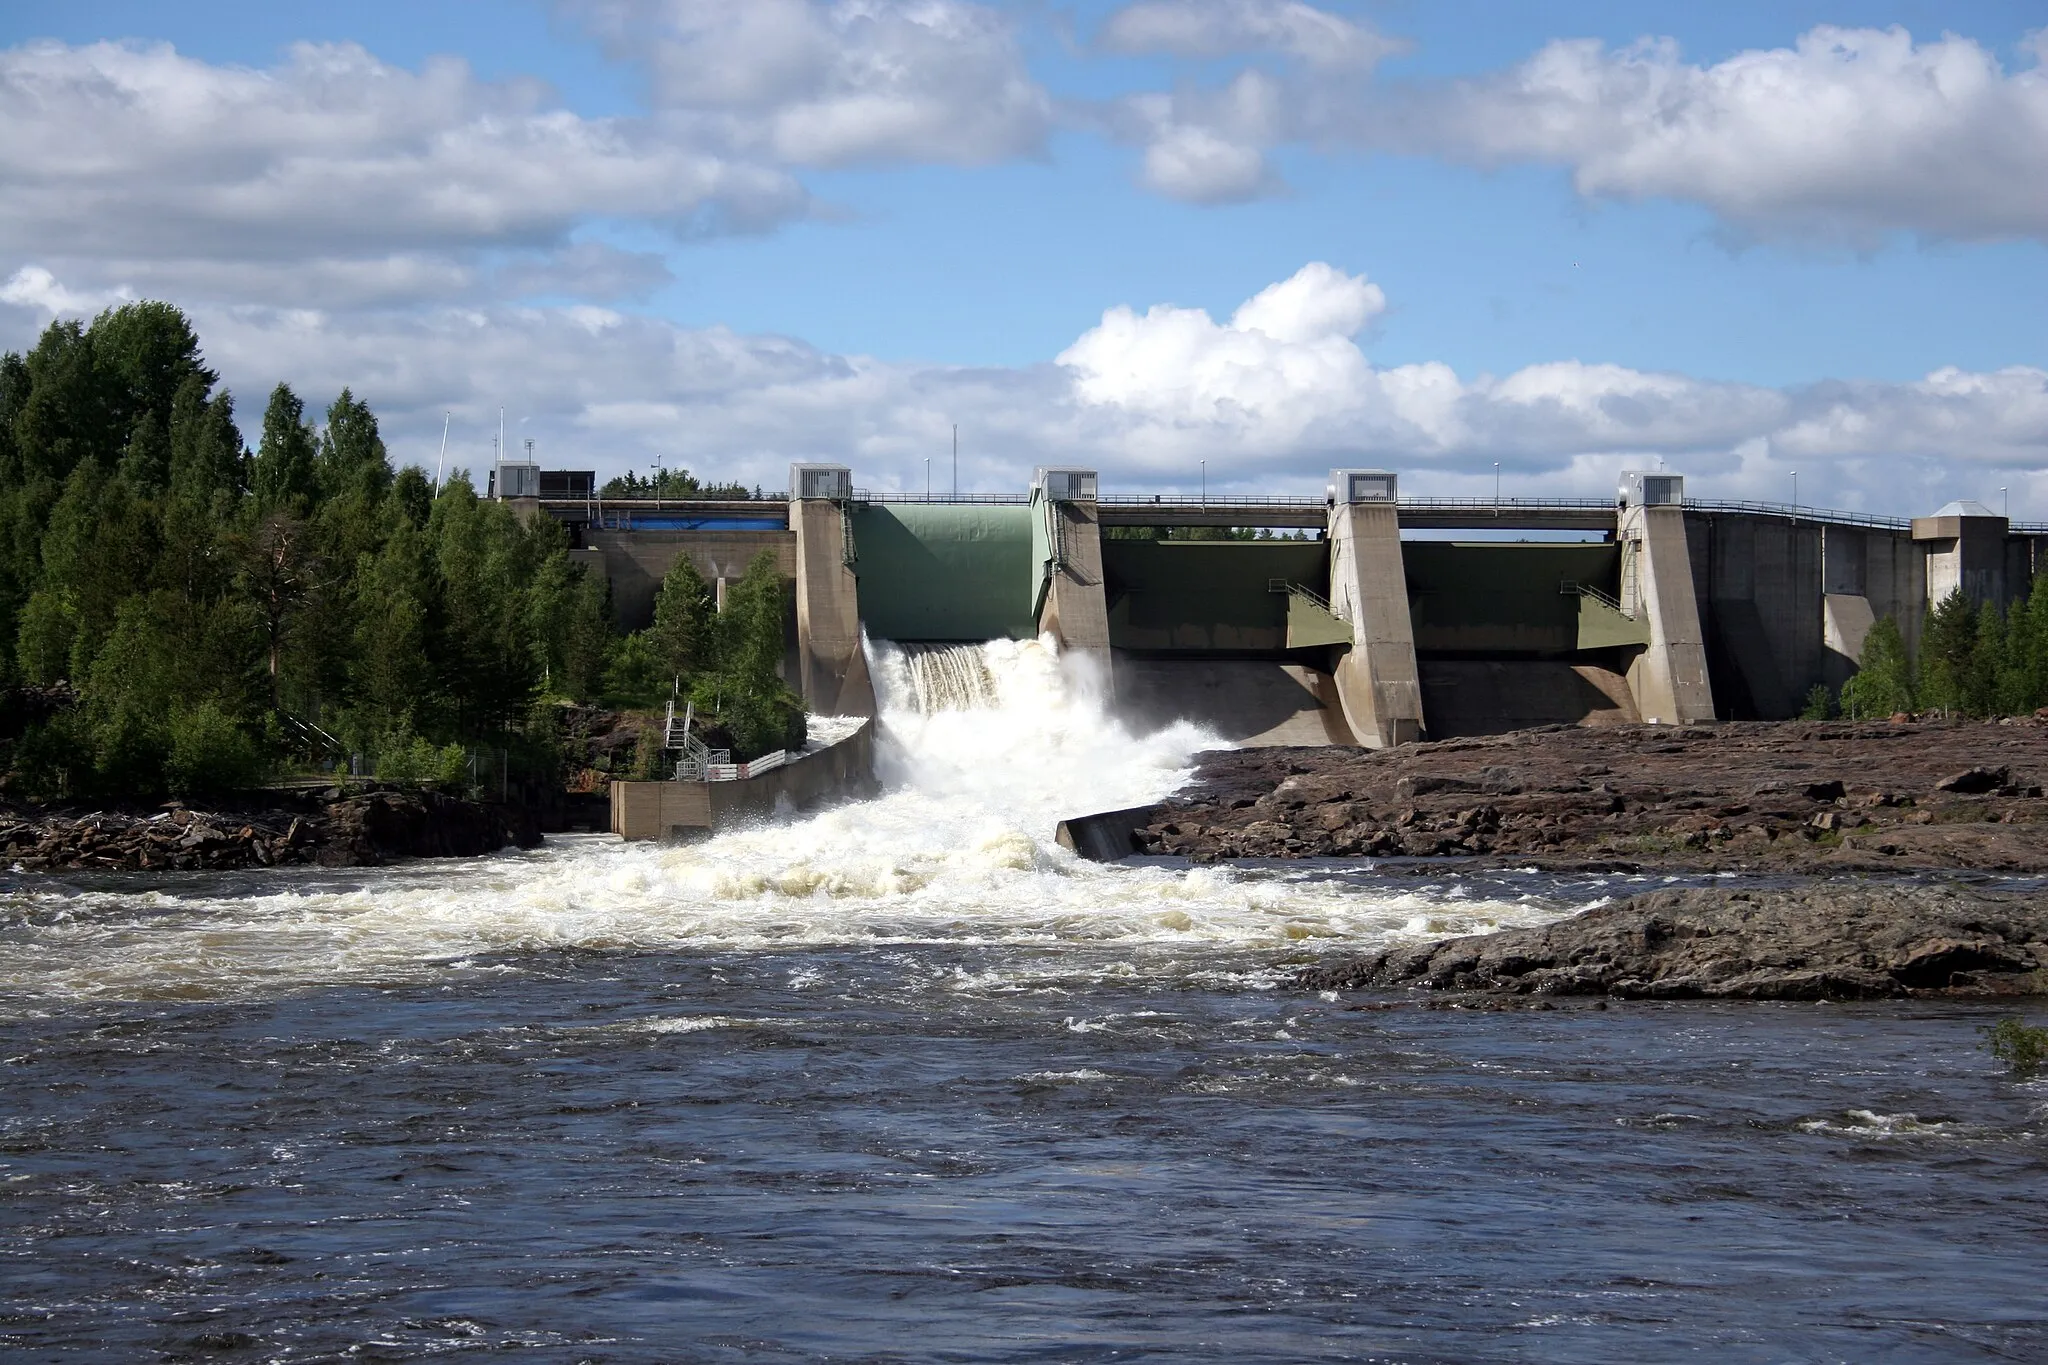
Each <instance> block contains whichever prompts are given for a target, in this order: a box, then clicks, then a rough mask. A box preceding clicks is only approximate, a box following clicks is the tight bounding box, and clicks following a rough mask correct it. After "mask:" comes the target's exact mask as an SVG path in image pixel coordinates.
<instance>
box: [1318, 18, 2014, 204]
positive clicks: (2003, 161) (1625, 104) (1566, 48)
mask: <svg viewBox="0 0 2048 1365" xmlns="http://www.w3.org/2000/svg"><path fill="white" fill-rule="evenodd" d="M2044 42H2048V40H2044V39H2043V38H2042V37H2041V36H2040V35H2036V37H2035V39H2034V40H2033V43H2032V47H2031V54H2032V58H2033V60H2032V61H2031V62H2030V63H2029V64H2028V65H2027V66H2025V67H2024V68H2023V69H2020V70H2016V71H2008V70H2006V69H2005V68H2004V66H2003V65H2002V64H2001V63H2000V61H1999V59H1998V57H1997V55H1996V54H1995V53H1993V52H1992V51H1990V50H1989V49H1987V48H1986V47H1984V46H1983V45H1981V44H1979V43H1977V42H1974V41H1972V40H1971V39H1969V38H1964V37H1958V36H1955V35H1953V34H1948V35H1944V36H1943V37H1941V38H1938V39H1935V40H1931V41H1925V42H1916V41H1915V40H1914V38H1913V37H1912V35H1911V34H1910V33H1908V32H1906V31H1905V30H1904V29H1900V28H1889V29H1867V28H1837V27H1833V26H1826V25H1824V26H1821V27H1817V28H1814V29H1812V30H1811V31H1809V32H1807V33H1806V34H1804V35H1802V36H1801V37H1800V38H1799V39H1798V41H1797V42H1795V43H1794V44H1793V45H1792V46H1790V47H1785V48H1772V49H1768V50H1752V51H1745V52H1739V53H1737V54H1735V55H1734V56H1732V57H1729V58H1727V59H1726V60H1724V61H1720V62H1717V63H1715V64H1713V65H1711V66H1700V65H1693V64H1689V63H1687V62H1685V61H1684V60H1683V59H1682V58H1681V56H1680V53H1679V49H1678V46H1677V44H1676V43H1674V42H1672V41H1671V40H1669V39H1661V40H1655V41H1646V42H1642V43H1638V44H1635V45H1633V46H1630V47H1626V48H1620V49H1612V48H1608V47H1606V46H1605V45H1603V44H1601V43H1599V42H1596V41H1591V40H1572V41H1562V42H1554V43H1551V44H1549V45H1548V46H1546V47H1544V48H1543V49H1542V50H1541V51H1539V52H1537V53H1536V54H1535V55H1534V56H1532V57H1530V58H1529V59H1528V60H1527V61H1525V62H1522V63H1521V64H1519V65H1517V66H1515V67H1512V68H1510V69H1508V70H1506V71H1502V72H1498V73H1495V74H1493V75H1489V76H1485V77H1481V78H1478V79H1474V80H1469V81H1462V82H1458V83H1455V84H1452V85H1449V86H1446V87H1442V88H1439V89H1436V90H1433V91H1409V92H1404V93H1399V94H1397V95H1396V96H1395V97H1394V98H1392V99H1391V100H1390V101H1388V102H1383V103H1381V104H1378V105H1374V104H1369V103H1358V102H1355V103H1354V104H1353V106H1352V108H1350V109H1349V110H1348V111H1343V112H1341V113H1340V112H1335V111H1330V112H1326V114H1325V116H1324V121H1323V123H1322V126H1321V127H1320V128H1319V129H1318V130H1317V131H1318V132H1319V133H1321V134H1323V135H1326V136H1338V137H1345V136H1348V137H1351V138H1353V139H1355V140H1357V141H1361V142H1363V143H1365V144H1366V145H1370V146H1382V147H1393V148H1396V149H1401V150H1412V151H1424V152H1434V153H1439V154H1442V155H1446V156H1450V157H1453V158H1458V159H1465V160H1472V161H1478V162H1481V163H1485V164H1501V163H1506V162H1514V161H1530V162H1542V163H1550V164H1555V165H1559V166H1563V167H1566V168H1568V169H1569V170H1570V172H1571V175H1572V179H1573V183H1574V185H1575V186H1576V187H1577V188H1578V189H1579V191H1580V192H1581V193H1583V194H1585V195H1588V196H1597V197H1611V198H1620V199H1643V198H1650V197H1665V198H1673V199H1682V200H1689V201H1692V202H1696V203H1699V204H1703V205H1705V206H1706V207H1707V208H1709V209H1711V210H1712V211H1713V212H1715V213H1716V214H1718V215H1720V216H1721V217H1722V218H1723V219H1725V220H1726V221H1728V222H1729V223H1731V224H1735V225H1737V226H1739V227H1741V228H1743V229H1747V230H1750V231H1754V232H1758V233H1764V234H1797V235H1803V236H1817V237H1822V238H1836V239H1842V240H1868V239H1871V238H1875V237H1880V236H1882V235H1883V234H1885V233H1888V232H1892V231H1907V232H1914V233H1921V234H1926V235H1929V236H1936V237H1954V238H1999V237H2029V236H2032V237H2041V236H2048V71H2044V70H2043V68H2042V66H2041V64H2040V56H2041V53H2042V50H2043V46H2044Z"/></svg>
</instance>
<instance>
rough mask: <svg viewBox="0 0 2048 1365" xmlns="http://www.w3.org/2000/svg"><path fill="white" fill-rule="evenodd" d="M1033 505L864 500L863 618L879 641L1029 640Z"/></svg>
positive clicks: (859, 572)
mask: <svg viewBox="0 0 2048 1365" xmlns="http://www.w3.org/2000/svg"><path fill="white" fill-rule="evenodd" d="M1032 515H1033V509H1032V508H1029V507H962V506H957V505H940V504H930V505H928V504H923V503H868V504H865V505H858V504H857V505H855V506H854V507H853V509H852V513H851V521H852V525H853V546H854V554H855V556H856V558H855V562H854V566H853V572H854V576H855V577H856V578H858V579H859V580H860V614H861V620H862V621H863V622H864V623H865V624H866V626H867V632H868V635H869V637H870V638H872V639H878V640H947V641H967V640H995V639H1002V638H1006V637H1007V638H1009V639H1015V640H1028V639H1031V638H1032V637H1033V636H1035V635H1036V634H1037V633H1038V623H1037V620H1036V618H1035V617H1034V616H1033V614H1032V610H1031V608H1032V598H1033V595H1034V593H1035V591H1036V589H1037V584H1038V574H1039V566H1038V565H1037V564H1035V563H1034V562H1033V561H1032V549H1031V542H1032V532H1031V520H1032Z"/></svg>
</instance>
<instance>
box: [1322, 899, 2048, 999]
mask: <svg viewBox="0 0 2048 1365" xmlns="http://www.w3.org/2000/svg"><path fill="white" fill-rule="evenodd" d="M1301 983H1302V984H1303V985H1305V986H1310V987H1314V988H1318V989H1325V990H1349V989H1359V988H1365V987H1397V986H1413V987H1422V988H1427V989H1430V990H1435V991H1465V992H1479V993H1483V994H1495V995H1525V996H1570V995H1599V996H1613V997H1619V998H1623V999H1649V1000H1660V999H1662V1000H1670V999H1737V1000H1822V999H1847V1000H1857V999H1878V998H1886V997H1902V996H1948V997H1958V996H1960V997H1996V996H2016V995H2044V994H2048V902H2044V901H2043V900H2042V899H2040V898H2038V897H2036V898H2031V899H2030V898H2027V897H2024V896H2018V895H1997V894H1981V893H1973V892H1968V891H1962V890H1958V889H1954V888H1938V887H1900V886H1845V885H1842V884H1839V883H1823V884H1817V885H1810V886H1805V887H1799V888H1795V889H1785V890H1740V891H1735V890H1690V891H1657V892H1652V893H1650V894H1648V895H1642V896H1637V897H1635V898H1633V899H1631V900H1627V901H1621V902H1618V903H1616V904H1613V905H1605V906H1599V907H1596V908H1594V909H1592V910H1588V911H1585V912H1584V913H1582V914H1578V915H1574V916H1572V917H1571V918H1570V919H1565V920H1559V921H1558V922H1557V923H1555V924H1550V925H1546V926H1544V927H1543V928H1540V929H1511V930H1504V931H1502V932H1500V933H1497V934H1485V935H1478V936H1474V937H1469V938H1454V939H1448V940H1444V941H1440V942H1436V943H1426V944H1417V945H1411V946H1404V947H1396V948H1389V949H1386V950H1385V951H1383V952H1380V953H1376V954H1374V955H1372V956H1370V957H1366V958H1362V959H1360V960H1358V961H1355V962H1349V963H1344V964H1341V965H1337V966H1332V967H1323V968H1318V969H1316V970H1313V971H1309V972H1306V973H1304V974H1303V975H1302V977H1301Z"/></svg>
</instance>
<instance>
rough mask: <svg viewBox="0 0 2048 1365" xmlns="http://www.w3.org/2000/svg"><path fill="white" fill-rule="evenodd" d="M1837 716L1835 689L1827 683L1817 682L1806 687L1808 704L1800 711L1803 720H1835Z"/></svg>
mask: <svg viewBox="0 0 2048 1365" xmlns="http://www.w3.org/2000/svg"><path fill="white" fill-rule="evenodd" d="M1834 718H1835V693H1834V689H1833V688H1831V687H1829V686H1828V685H1827V684H1826V683H1815V684H1814V685H1813V686H1811V687H1809V688H1807V689H1806V705H1805V707H1803V708H1802V709H1801V710H1800V712H1799V719H1801V720H1833V719H1834Z"/></svg>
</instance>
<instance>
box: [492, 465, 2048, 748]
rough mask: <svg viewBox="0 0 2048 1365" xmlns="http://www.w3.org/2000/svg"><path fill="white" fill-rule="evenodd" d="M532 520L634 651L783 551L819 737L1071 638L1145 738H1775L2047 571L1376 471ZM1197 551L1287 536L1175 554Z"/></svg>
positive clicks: (2042, 534) (1996, 536)
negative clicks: (1526, 733) (607, 606)
mask: <svg viewBox="0 0 2048 1365" xmlns="http://www.w3.org/2000/svg"><path fill="white" fill-rule="evenodd" d="M584 487H586V488H587V487H588V484H587V483H586V484H585V485H584ZM514 501H515V502H524V503H525V504H526V506H525V507H524V508H522V509H521V510H522V511H524V512H525V513H526V514H529V515H548V516H551V517H554V518H556V519H557V520H559V521H561V522H562V523H564V524H565V526H566V527H567V529H568V530H569V533H570V534H571V536H572V538H573V543H574V544H575V546H576V549H575V550H574V551H573V554H574V555H575V557H576V558H578V559H579V560H581V561H583V562H585V563H586V564H588V565H589V566H590V568H591V569H592V571H593V572H596V573H599V574H601V575H603V577H604V578H605V580H606V581H607V582H608V583H609V585H610V589H611V594H612V602H613V609H614V612H615V614H616V616H617V619H618V621H619V624H620V625H621V626H622V627H625V628H629V629H637V628H640V627H643V626H645V625H647V624H648V623H649V622H650V621H651V619H652V615H653V604H654V597H655V594H656V592H657V591H658V590H659V587H660V584H661V579H662V576H663V575H664V574H665V573H666V572H667V571H668V569H669V567H670V566H671V565H673V564H674V563H675V562H676V560H677V559H678V558H679V557H680V556H683V555H688V556H689V557H690V558H691V560H692V561H693V562H694V563H695V564H696V566H697V568H698V570H699V571H700V572H701V573H702V574H703V575H704V576H705V578H706V579H707V581H711V582H714V583H717V584H719V585H720V592H721V593H722V592H723V586H722V585H723V583H724V582H725V581H728V580H733V579H737V578H738V577H739V576H740V575H741V574H742V573H743V572H744V571H745V569H746V566H747V565H748V563H749V562H751V561H752V560H753V559H754V557H755V556H756V555H758V554H759V553H760V552H761V551H762V550H769V551H772V552H773V553H774V554H775V556H776V560H777V563H778V564H779V565H780V567H781V569H782V572H783V574H784V576H785V577H786V578H787V579H789V580H790V582H791V584H792V585H793V592H792V606H791V611H790V616H789V649H788V655H787V658H786V661H785V671H786V675H787V676H788V678H789V680H790V681H791V683H792V684H793V685H794V686H796V687H797V688H798V690H799V691H801V692H802V694H803V696H804V698H805V700H806V701H807V702H808V703H809V705H810V706H811V708H812V709H813V710H814V711H817V712H819V713H836V714H846V715H872V714H873V713H874V688H873V684H872V681H871V680H870V679H869V677H868V675H867V664H866V659H865V656H864V654H863V651H862V647H861V641H862V637H863V634H865V635H866V637H867V638H870V639H874V640H889V641H895V642H897V643H900V644H903V645H908V646H918V645H927V646H929V645H947V644H964V643H972V642H979V641H985V640H990V639H1000V638H1011V639H1029V638H1035V637H1037V636H1039V635H1041V634H1050V635H1051V636H1052V637H1054V638H1055V639H1056V640H1057V641H1058V642H1059V644H1060V647H1061V649H1062V651H1063V652H1064V653H1065V654H1067V655H1069V656H1080V657H1081V658H1083V659H1085V660H1088V661H1090V662H1091V663H1092V664H1093V666H1094V667H1096V668H1097V669H1098V670H1099V672H1100V676H1101V678H1102V679H1103V681H1104V683H1105V685H1106V686H1107V687H1108V689H1109V690H1110V691H1111V693H1112V694H1113V696H1114V699H1115V704H1116V707H1117V709H1118V711H1119V712H1120V713H1121V714H1123V715H1125V716H1126V717H1127V718H1129V719H1131V720H1133V721H1135V722H1138V723H1141V724H1151V723H1165V722H1167V721H1170V720H1174V719H1183V718H1184V719H1189V720H1194V721H1197V722H1200V723H1202V724H1204V725H1206V726H1208V727H1210V728H1211V729H1213V730H1215V731H1216V732H1217V733H1219V734H1221V735H1223V736H1224V737H1225V738H1228V739H1230V740H1233V741H1236V742H1239V743H1244V744H1360V745H1365V746H1368V747H1375V748H1376V747H1383V746H1386V745H1392V744H1399V743H1404V742H1407V741H1411V740H1417V739H1423V738H1438V739H1441V738H1450V737H1454V736H1458V735H1475V734H1492V733H1499V732H1502V731H1506V730H1511V729H1518V728H1522V727H1526V726H1532V725H1546V724H1573V725H1600V724H1618V723H1632V722H1638V721H1652V722H1658V723H1664V724H1682V723H1687V722H1692V721H1702V720H1711V719H1716V718H1720V719H1782V718H1786V717H1790V716H1793V715H1796V714H1797V713H1798V711H1799V709H1800V707H1801V705H1802V704H1803V701H1804V698H1805V696H1806V693H1807V691H1808V690H1809V689H1810V688H1811V687H1812V686H1813V685H1814V684H1816V683H1825V684H1827V685H1828V686H1829V687H1839V686H1840V684H1841V683H1842V682H1843V681H1844V680H1845V679H1847V678H1848V677H1849V676H1850V675H1851V674H1852V673H1853V672H1854V671H1855V668H1856V659H1857V657H1858V656H1859V654H1860V653H1861V650H1862V646H1863V639H1864V636H1865V635H1866V634H1867V633H1868V631H1869V629H1870V627H1871V626H1872V624H1873V623H1874V622H1875V621H1876V620H1878V619H1879V618H1881V617H1886V616H1889V617H1891V618H1893V619H1894V620H1895V621H1897V622H1898V624H1899V626H1900V629H1901V631H1902V632H1903V633H1904V635H1905V636H1906V639H1907V641H1908V643H1909V645H1916V644H1917V642H1918V638H1919V634H1920V631H1921V628H1922V625H1923V623H1924V621H1925V618H1926V616H1927V613H1928V611H1929V609H1930V608H1931V606H1932V604H1933V603H1935V602H1938V601H1940V600H1941V599H1942V598H1943V597H1944V596H1946V595H1947V594H1948V593H1949V592H1950V591H1951V590H1954V589H1957V588H1960V589H1961V590H1962V591H1963V592H1965V593H1966V594H1967V595H1968V596H1969V597H1970V598H1972V599H1973V600H1976V601H1987V600H1988V601H1996V602H1998V603H2000V604H2001V605H2004V604H2006V603H2008V602H2009V601H2010V600H2011V599H2012V598H2014V597H2016V596H2019V595H2023V594H2024V593H2025V592H2026V591H2027V588H2028V586H2029V585H2030V584H2031V583H2032V581H2033V579H2034V577H2035V575H2036V574H2038V573H2040V572H2041V571H2043V570H2044V569H2048V527H2031V526H2014V525H2011V524H2009V523H2008V521H2007V520H2006V519H2005V518H2004V517H2002V516H1998V515H1995V514H1993V513H1991V512H1990V511H1989V510H1988V509H1986V508H1984V507H1982V506H1980V505H1978V504H1975V503H1967V502H1966V503H1955V504H1950V505H1949V506H1947V507H1944V508H1942V509H1940V511H1939V512H1937V513H1936V514H1935V515H1933V516H1929V517H1919V518H1914V519H1911V520H1905V519H1886V518H1875V517H1859V516H1854V515H1850V514H1844V513H1832V512H1825V511H1817V510H1814V509H1811V508H1805V507H1788V506H1782V505H1770V504H1748V503H1716V502H1701V501H1695V500H1691V499H1688V498H1687V497H1686V495H1685V487H1684V481H1683V479H1682V478H1681V477H1680V476H1679V475H1676V474H1668V473H1636V474H1627V475H1624V476H1623V478H1622V480H1621V485H1620V488H1619V489H1618V491H1617V496H1616V497H1615V498H1614V499H1613V500H1611V501H1608V500H1600V499H1553V500H1527V499H1518V500H1506V501H1492V502H1486V501H1480V500H1450V499H1407V500H1404V499H1403V498H1401V496H1400V494H1399V487H1398V478H1397V476H1396V475H1395V474H1394V473H1392V472H1389V471H1384V470H1363V469H1348V470H1337V471H1334V472H1333V473H1332V475H1331V479H1330V484H1329V489H1328V492H1327V493H1326V495H1325V496H1323V497H1299V496H1297V497H1272V498H1241V497H1237V498H1203V499H1199V500H1193V499H1186V498H1179V497H1168V496H1152V495H1144V496H1137V495H1121V496H1119V495H1106V494H1102V493H1101V492H1099V491H1098V488H1097V480H1096V475H1095V473H1094V472H1093V471H1090V470H1085V469H1069V468H1048V469H1041V470H1040V471H1038V473H1037V475H1036V476H1035V478H1034V481H1033V484H1032V487H1031V488H1030V489H1029V491H1028V492H1021V493H1015V494H1003V495H995V496H977V497H960V498H943V497H941V498H920V497H908V496H902V495H886V496H876V495H870V494H868V493H865V492H863V491H861V490H858V489H856V488H855V487H854V485H853V482H852V475H851V472H850V471H849V470H848V469H846V468H844V467H842V466H834V465H797V466H795V467H794V468H793V470H792V483H791V492H790V497H789V498H788V500H787V501H783V500H780V499H777V500H772V501H770V500H754V501H745V502H674V501H669V502H659V503H656V502H616V501H608V500H607V501H600V500H598V499H596V498H595V497H591V496H585V497H581V498H530V499H518V498H515V499H514ZM1187 527H1231V528H1253V527H1258V528H1271V529H1272V530H1274V531H1276V532H1278V533H1279V534H1280V536H1282V537H1285V538H1275V539H1256V540H1244V539H1225V540H1205V539H1179V538H1171V539H1167V538H1154V537H1155V536H1157V535H1158V534H1159V532H1160V531H1161V530H1166V529H1170V528H1187ZM1138 528H1155V529H1138ZM1461 533H1462V534H1463V535H1465V536H1468V537H1474V538H1469V539H1460V538H1459V536H1460V535H1461ZM1517 534H1520V535H1536V536H1542V537H1548V538H1545V539H1513V538H1511V537H1512V536H1514V535H1517ZM1560 536H1564V537H1569V538H1562V539H1561V538H1558V537H1560ZM1480 537H1483V538H1480Z"/></svg>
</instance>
